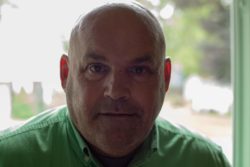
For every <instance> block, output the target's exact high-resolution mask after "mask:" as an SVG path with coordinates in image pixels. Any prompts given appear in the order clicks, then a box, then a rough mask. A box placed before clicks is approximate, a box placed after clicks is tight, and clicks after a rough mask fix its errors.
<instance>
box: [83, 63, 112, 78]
mask: <svg viewBox="0 0 250 167" xmlns="http://www.w3.org/2000/svg"><path fill="white" fill-rule="evenodd" d="M108 71H109V67H108V66H106V65H104V64H101V63H92V64H89V65H87V67H86V69H85V72H84V73H85V76H86V78H88V79H90V80H98V79H101V78H102V77H103V76H104V75H105V74H106V73H108Z"/></svg>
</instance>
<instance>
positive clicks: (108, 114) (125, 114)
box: [100, 112, 136, 116]
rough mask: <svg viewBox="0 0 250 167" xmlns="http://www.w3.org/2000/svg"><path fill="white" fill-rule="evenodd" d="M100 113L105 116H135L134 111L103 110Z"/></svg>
mask: <svg viewBox="0 0 250 167" xmlns="http://www.w3.org/2000/svg"><path fill="white" fill-rule="evenodd" d="M100 115H105V116H135V115H136V114H135V113H124V112H103V113H100Z"/></svg>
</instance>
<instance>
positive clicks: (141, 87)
mask: <svg viewBox="0 0 250 167" xmlns="http://www.w3.org/2000/svg"><path fill="white" fill-rule="evenodd" d="M101 17H103V18H100V19H98V20H97V21H96V22H95V23H93V28H92V29H91V30H90V31H88V33H86V32H79V39H78V40H79V43H78V46H77V50H76V51H75V53H76V54H75V55H74V56H73V59H72V62H69V66H70V72H69V77H68V79H67V86H66V95H67V103H68V107H69V110H70V115H71V118H72V120H73V122H74V124H75V125H76V127H77V129H78V130H79V132H80V133H81V135H82V136H83V137H84V138H85V139H86V140H87V141H88V143H89V144H90V145H91V146H92V148H94V149H96V150H97V151H99V152H101V153H103V154H106V155H109V156H117V157H119V156H124V155H126V154H128V153H130V152H131V151H133V150H134V149H136V147H138V146H139V145H140V144H141V143H142V142H143V141H144V139H145V138H146V137H147V135H148V134H149V133H150V131H151V129H152V126H153V124H154V120H155V118H156V116H157V115H158V113H159V111H160V108H161V106H162V102H163V98H164V94H165V84H164V74H163V73H164V72H163V67H164V65H163V62H162V57H161V55H156V51H155V47H154V46H155V45H154V42H155V41H154V40H153V39H152V37H151V36H150V33H149V30H148V29H147V28H146V27H145V25H144V24H143V23H142V22H140V21H138V19H137V18H135V17H134V16H132V15H131V13H126V12H125V13H122V14H121V13H116V14H113V15H112V16H111V15H109V16H108V17H107V16H105V15H103V16H101ZM124 19H126V21H124Z"/></svg>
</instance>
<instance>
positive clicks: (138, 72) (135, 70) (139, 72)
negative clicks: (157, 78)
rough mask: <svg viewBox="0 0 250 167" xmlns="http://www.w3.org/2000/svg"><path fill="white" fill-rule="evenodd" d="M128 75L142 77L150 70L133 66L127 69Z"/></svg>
mask: <svg viewBox="0 0 250 167" xmlns="http://www.w3.org/2000/svg"><path fill="white" fill-rule="evenodd" d="M129 72H130V73H133V74H136V75H142V74H147V73H150V69H149V68H148V67H145V66H135V67H132V68H130V69H129Z"/></svg>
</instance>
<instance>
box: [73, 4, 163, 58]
mask: <svg viewBox="0 0 250 167" xmlns="http://www.w3.org/2000/svg"><path fill="white" fill-rule="evenodd" d="M112 9H123V10H129V11H131V12H133V13H134V14H135V15H136V16H137V17H138V18H139V19H140V20H141V21H142V22H143V23H144V24H145V25H146V26H147V28H148V29H149V32H150V33H151V34H150V35H151V36H152V38H153V39H154V41H155V42H154V43H155V49H156V54H158V55H159V56H162V58H163V59H164V58H165V38H164V34H163V31H162V28H161V25H160V24H159V22H158V20H157V18H156V17H155V16H154V15H153V14H152V13H151V12H150V11H149V10H148V9H146V8H145V7H143V6H142V5H141V4H139V3H135V2H132V3H121V2H119V3H117V2H112V3H106V4H104V5H102V6H99V7H97V8H95V9H93V10H92V11H90V12H89V13H87V14H86V15H81V16H80V17H79V18H78V20H77V22H76V25H75V26H74V27H73V29H72V32H71V36H70V41H69V53H68V55H69V58H70V59H72V57H73V55H74V54H75V51H76V50H77V44H79V42H80V36H79V34H80V33H79V32H80V31H81V32H82V31H86V32H88V30H89V29H91V26H92V24H91V22H93V21H94V20H95V18H96V17H97V16H98V15H100V14H102V13H103V12H105V11H108V10H112ZM85 34H88V33H85Z"/></svg>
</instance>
